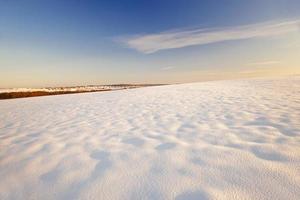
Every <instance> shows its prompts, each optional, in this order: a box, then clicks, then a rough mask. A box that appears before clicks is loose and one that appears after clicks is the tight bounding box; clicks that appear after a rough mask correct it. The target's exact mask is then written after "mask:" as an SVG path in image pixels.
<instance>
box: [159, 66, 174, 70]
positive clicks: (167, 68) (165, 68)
mask: <svg viewBox="0 0 300 200" xmlns="http://www.w3.org/2000/svg"><path fill="white" fill-rule="evenodd" d="M171 69H173V67H163V68H161V70H162V71H168V70H171Z"/></svg>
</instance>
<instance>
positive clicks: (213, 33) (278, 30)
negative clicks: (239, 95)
mask: <svg viewBox="0 0 300 200" xmlns="http://www.w3.org/2000/svg"><path fill="white" fill-rule="evenodd" d="M299 24H300V20H290V21H284V22H268V23H260V24H251V25H244V26H235V27H228V28H214V29H194V30H176V31H170V32H162V33H157V34H148V35H140V36H135V37H131V38H127V39H124V40H123V42H125V44H126V45H127V46H128V47H129V48H133V49H136V50H137V51H140V52H143V53H154V52H156V51H160V50H164V49H175V48H182V47H187V46H192V45H204V44H209V43H216V42H222V41H229V40H240V39H250V38H257V37H268V36H276V35H282V34H286V33H290V32H296V31H299Z"/></svg>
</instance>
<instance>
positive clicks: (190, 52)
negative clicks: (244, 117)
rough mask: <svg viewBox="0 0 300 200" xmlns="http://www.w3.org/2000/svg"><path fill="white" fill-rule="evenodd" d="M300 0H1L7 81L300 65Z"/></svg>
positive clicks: (214, 73)
mask: <svg viewBox="0 0 300 200" xmlns="http://www.w3.org/2000/svg"><path fill="white" fill-rule="evenodd" d="M299 10H300V1H298V0H272V1H271V0H263V1H262V0H251V1H249V0H223V1H222V0H208V1H203V0H201V1H199V0H198V1H192V0H178V1H176V0H172V1H171V0H170V1H169V0H164V1H162V0H152V1H142V0H140V1H137V0H134V1H125V0H123V1H121V0H120V1H103V0H102V1H88V0H86V1H79V0H78V1H75V0H74V1H71V0H69V1H64V0H49V1H48V0H42V1H41V0H27V1H25V0H23V1H22V0H19V1H18V0H14V1H9V0H0V87H43V86H57V85H85V84H113V83H181V82H194V81H203V80H213V79H224V78H240V77H253V76H267V75H278V74H297V73H299V72H300V69H299V68H300V66H299V64H300V61H299V58H298V57H299V56H297V54H299V52H300V40H299V38H300V34H299V29H300V28H299V27H300V25H299V24H300V23H299V20H300V13H299Z"/></svg>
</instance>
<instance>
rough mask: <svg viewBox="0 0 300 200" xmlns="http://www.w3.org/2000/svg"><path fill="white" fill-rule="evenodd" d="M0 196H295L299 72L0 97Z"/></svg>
mask: <svg viewBox="0 0 300 200" xmlns="http://www.w3.org/2000/svg"><path fill="white" fill-rule="evenodd" d="M0 113H1V115H0V149H1V151H0V199H1V200H4V199H43V200H44V199H178V200H182V199H198V200H199V199H271V200H275V199H289V200H292V199H295V200H296V199H299V197H300V120H299V119H300V77H288V78H276V79H250V80H233V81H215V82H206V83H193V84H182V85H169V86H158V87H149V88H138V89H133V90H119V91H112V92H100V93H83V94H73V95H61V96H47V97H34V98H26V99H13V100H2V101H0Z"/></svg>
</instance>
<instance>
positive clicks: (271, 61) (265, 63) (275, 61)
mask: <svg viewBox="0 0 300 200" xmlns="http://www.w3.org/2000/svg"><path fill="white" fill-rule="evenodd" d="M279 63H280V61H278V60H268V61H260V62H252V63H248V65H251V66H261V65H276V64H279Z"/></svg>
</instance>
